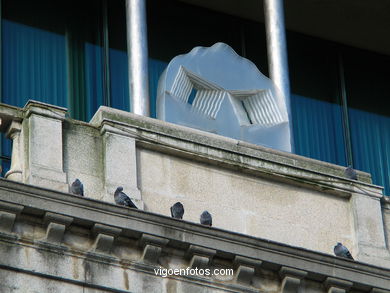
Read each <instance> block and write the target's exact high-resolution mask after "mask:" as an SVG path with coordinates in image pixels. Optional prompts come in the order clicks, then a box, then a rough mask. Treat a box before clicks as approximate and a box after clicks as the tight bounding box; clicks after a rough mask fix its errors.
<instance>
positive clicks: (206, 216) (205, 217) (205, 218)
mask: <svg viewBox="0 0 390 293" xmlns="http://www.w3.org/2000/svg"><path fill="white" fill-rule="evenodd" d="M200 223H201V224H202V225H206V226H212V224H213V218H212V217H211V214H210V213H209V212H208V211H204V212H203V213H202V214H201V215H200Z"/></svg>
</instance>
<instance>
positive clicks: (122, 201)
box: [114, 186, 138, 209]
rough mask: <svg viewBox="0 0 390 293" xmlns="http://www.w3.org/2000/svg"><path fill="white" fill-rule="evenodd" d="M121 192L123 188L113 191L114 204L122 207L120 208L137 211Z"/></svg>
mask: <svg viewBox="0 0 390 293" xmlns="http://www.w3.org/2000/svg"><path fill="white" fill-rule="evenodd" d="M122 191H123V187H122V186H119V187H118V188H117V189H116V190H115V193H114V199H115V203H116V204H118V205H122V206H126V207H130V208H134V209H138V208H137V207H136V205H135V204H134V203H133V202H132V201H131V199H130V198H129V197H128V196H127V195H126V194H125V193H124V192H122Z"/></svg>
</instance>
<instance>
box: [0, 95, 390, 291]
mask: <svg viewBox="0 0 390 293" xmlns="http://www.w3.org/2000/svg"><path fill="white" fill-rule="evenodd" d="M65 114H66V109H63V108H59V107H51V106H50V105H46V104H43V103H37V102H32V103H29V104H28V105H27V106H26V107H25V108H23V109H19V108H13V107H4V106H2V105H0V118H1V120H2V124H1V125H0V129H1V130H2V131H6V130H7V129H16V128H15V127H16V126H15V125H19V124H18V123H21V129H20V142H19V146H20V147H19V152H20V151H22V154H20V153H19V154H18V152H17V151H15V155H14V157H16V158H13V159H12V160H13V162H14V165H13V166H16V165H19V166H21V167H20V168H22V173H21V174H22V182H23V183H30V184H32V185H35V186H40V187H34V186H30V185H25V184H19V183H15V182H11V181H7V180H2V179H0V210H1V211H2V213H3V214H2V215H5V216H4V219H5V220H4V221H3V225H5V226H4V227H5V228H4V227H3V231H2V232H1V233H0V236H1V237H3V238H2V239H3V240H4V241H3V243H6V244H7V243H8V244H9V243H12V245H11V247H13V248H12V249H14V248H15V250H12V249H11V250H12V253H13V256H14V258H15V259H16V260H18V261H20V262H21V265H19V264H17V263H8V264H7V263H5V264H4V265H5V266H7V265H9V266H10V270H14V268H17V270H24V269H26V270H27V271H28V272H26V274H27V275H29V276H31V280H33V279H34V278H38V279H39V277H38V275H37V273H39V272H41V273H43V274H47V275H48V277H47V278H49V279H50V278H52V280H54V279H53V278H54V277H53V276H56V277H55V278H57V279H56V281H55V282H62V281H61V280H62V279H61V278H64V279H69V281H65V282H67V284H73V285H75V286H76V287H77V286H81V287H83V288H84V287H85V290H86V291H87V290H97V292H98V291H99V290H101V291H102V292H104V291H105V290H109V289H107V288H108V287H110V286H114V288H116V289H115V290H119V291H117V292H121V291H120V290H125V291H131V292H133V291H134V292H137V290H138V289H139V288H143V289H145V290H148V289H150V288H159V289H160V288H161V291H158V292H164V290H166V291H167V292H172V291H173V292H174V290H177V292H187V291H180V290H181V289H183V290H184V289H185V290H187V289H188V290H189V291H188V292H190V291H191V290H193V291H195V292H201V291H202V290H203V292H207V290H210V291H230V292H231V291H233V292H237V291H238V292H241V291H242V292H255V291H256V290H257V291H259V290H263V291H264V292H267V291H271V292H277V290H280V289H281V288H282V287H283V288H285V289H286V290H287V288H288V287H289V286H290V285H289V284H291V286H292V288H295V289H292V290H296V288H297V286H298V285H297V281H296V279H299V280H300V282H299V286H298V287H299V288H300V289H299V290H308V291H309V292H321V291H320V289H318V288H320V287H321V286H322V284H320V283H319V281H318V280H319V279H321V278H322V280H324V279H326V278H327V277H334V276H338V277H340V278H341V279H343V280H347V281H348V282H351V283H352V284H353V285H352V287H351V288H352V289H354V290H355V291H362V290H363V291H364V290H366V291H367V290H369V289H368V288H375V289H378V290H384V289H386V288H390V286H389V285H388V284H389V276H388V270H386V269H383V267H390V263H389V260H390V258H389V253H388V246H389V244H388V241H389V240H388V239H389V236H388V235H389V234H390V232H389V227H390V212H389V210H390V208H389V204H388V202H387V201H386V200H384V199H382V195H381V188H380V187H378V186H375V185H372V184H370V183H369V182H370V177H369V175H368V174H366V173H362V172H359V173H358V176H359V179H361V181H357V182H356V181H351V180H348V179H346V178H343V170H344V167H341V166H335V165H332V164H328V163H324V162H319V161H316V160H311V159H308V158H303V157H300V156H296V155H292V154H288V153H283V152H278V151H274V150H270V149H267V148H264V147H260V146H255V145H251V144H248V143H243V142H241V141H237V140H233V139H228V138H224V137H220V136H217V135H213V134H210V133H204V132H202V131H198V130H195V129H189V128H186V127H180V126H177V125H172V124H169V123H165V122H162V121H158V120H155V119H151V118H145V117H140V116H137V115H134V114H130V113H127V112H124V111H119V110H114V109H109V108H106V107H101V108H100V110H99V111H98V112H97V113H96V115H95V116H94V118H93V119H92V121H91V123H84V122H80V121H75V120H72V119H68V118H65ZM3 123H4V124H3ZM12 125H13V126H12ZM12 127H13V128H12ZM15 131H16V130H15ZM15 131H14V132H13V133H16V132H15ZM10 134H12V131H10ZM14 139H15V138H14ZM118 166H119V167H118ZM18 168H19V167H18ZM75 178H79V179H80V180H81V181H82V182H83V183H84V188H85V195H86V196H85V197H84V198H82V197H79V196H74V195H70V194H69V193H68V185H69V183H70V182H73V181H74V179H75ZM119 185H122V186H123V187H124V188H125V190H124V191H125V192H126V193H127V194H128V195H129V196H130V197H132V198H133V199H135V203H136V204H137V206H138V207H139V208H140V209H141V210H134V209H129V208H126V207H121V206H116V205H114V200H113V192H114V190H115V188H116V187H118V186H119ZM380 200H382V207H381V203H380ZM176 201H181V202H182V203H183V204H184V206H185V209H186V212H185V214H184V219H183V221H178V220H175V219H171V218H170V217H166V216H169V215H170V213H169V207H170V206H171V205H172V204H173V203H174V202H176ZM12 206H13V208H14V209H13V208H12ZM15 207H16V210H15ZM142 209H145V210H146V211H147V212H144V211H142ZM203 210H208V211H209V212H210V213H211V214H212V215H213V227H203V226H200V225H199V224H196V223H198V222H199V215H200V214H201V212H202V211H203ZM149 212H151V213H149ZM45 214H46V216H45ZM14 215H15V216H14ZM53 215H54V216H53ZM164 215H165V216H164ZM61 219H62V220H61ZM191 222H192V223H191ZM221 228H222V229H221ZM223 229H224V230H223ZM10 232H12V233H10ZM245 234H246V235H248V236H246V235H245ZM45 235H46V236H45ZM1 237H0V238H1ZM19 238H21V239H23V242H18V241H19V240H18V239H19ZM45 239H46V240H45ZM264 239H266V240H264ZM274 241H278V242H281V243H283V244H280V243H276V242H274ZM46 242H49V243H46ZM336 242H342V243H343V244H345V245H346V246H347V247H349V248H350V250H351V253H352V254H353V256H354V257H355V258H356V259H357V261H350V260H344V259H340V258H335V257H334V256H333V246H334V245H335V244H336ZM386 242H387V244H386ZM45 243H46V244H45ZM8 244H7V245H8ZM45 245H46V246H45ZM386 245H387V246H386ZM0 246H1V245H0ZM292 246H295V247H292ZM6 247H9V245H8V246H6ZM297 247H302V249H301V248H297ZM7 249H10V248H7ZM43 250H44V251H45V253H44V254H43V255H50V258H49V257H46V256H42V255H41V254H42V253H41V254H39V251H43ZM46 252H47V253H46ZM6 253H7V252H4V254H3V255H7V254H6ZM52 253H53V254H52ZM27 254H31V255H34V256H33V258H32V259H30V258H29V257H27V256H26V255H27ZM59 255H61V257H62V258H63V260H61V259H60V257H59ZM23 258H25V259H29V262H28V261H25V259H23ZM0 259H1V258H0ZM50 259H51V260H50ZM49 260H50V261H49ZM248 260H254V263H252V262H250V261H249V262H248ZM7 261H8V260H7ZM257 261H258V262H259V263H262V265H261V266H257V265H256V264H255V263H256V262H257ZM362 262H365V263H362ZM95 263H99V264H98V265H96V266H95V265H94V264H95ZM197 263H198V264H197ZM367 263H370V264H373V265H374V266H370V265H368V264H367ZM43 264H45V265H46V266H47V267H48V268H51V270H47V271H46V270H45V269H44V268H43ZM158 264H160V265H162V266H164V267H167V268H170V267H172V268H174V267H177V268H183V267H186V266H188V265H192V266H208V267H210V268H220V267H224V268H234V270H235V272H234V277H233V276H230V277H227V278H223V277H221V276H219V277H217V276H213V277H207V278H205V277H203V278H202V277H200V276H193V277H191V278H189V277H188V278H186V279H185V280H186V282H187V283H186V284H187V285H185V284H184V283H183V282H182V279H180V278H174V277H172V278H166V279H163V278H161V277H156V276H155V275H154V271H153V269H154V268H156V267H158ZM35 265H37V266H38V267H39V270H36V268H35ZM41 266H42V267H41ZM263 266H264V268H263ZM376 266H382V268H378V267H376ZM58 267H59V268H58ZM270 267H271V268H272V269H270ZM281 267H288V268H290V269H292V270H298V271H302V272H305V273H307V277H306V278H304V279H300V278H299V277H298V276H296V275H291V274H285V275H284V277H283V278H282V277H281V278H279V277H278V276H277V272H276V271H275V270H279V268H281ZM53 268H56V270H53ZM65 268H66V269H67V270H69V272H72V270H73V272H74V275H70V274H69V273H67V272H65V271H63V270H62V269H64V270H65ZM75 268H77V269H75ZM104 270H107V271H108V272H109V273H108V275H104ZM76 271H77V272H76ZM256 272H260V273H259V274H257V273H256ZM271 275H272V276H273V277H270V276H271ZM125 276H126V277H125ZM312 276H316V277H312ZM99 277H100V278H101V279H98V278H99ZM126 280H127V281H126ZM132 280H134V281H132ZM283 280H285V285H283V286H282V282H283ZM294 280H295V281H294ZM76 281H77V282H78V281H80V282H81V283H80V284H78V283H77V284H76V283H75V282H76ZM32 282H33V281H32ZM53 282H54V281H53ZM89 283H91V284H94V285H93V286H94V287H88V284H89ZM7 284H8V283H7ZM294 284H295V285H294ZM296 285H297V286H296ZM7 286H8V285H7ZM106 286H108V287H106ZM294 286H295V287H294ZM76 287H75V288H76ZM199 288H201V289H199ZM314 288H315V289H314ZM334 288H336V287H334ZM73 289H74V288H72V290H73ZM48 290H49V289H48ZM74 290H76V292H77V290H78V289H74ZM145 290H144V291H142V292H153V289H151V290H152V291H145ZM196 290H198V291H196ZM199 290H201V291H199ZM310 290H311V291H310ZM332 290H333V289H332ZM334 290H336V289H334ZM337 290H338V289H337ZM341 290H343V289H341ZM43 292H45V291H43Z"/></svg>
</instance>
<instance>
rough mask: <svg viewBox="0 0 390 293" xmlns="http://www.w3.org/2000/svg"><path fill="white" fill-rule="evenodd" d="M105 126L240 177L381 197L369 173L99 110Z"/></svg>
mask: <svg viewBox="0 0 390 293" xmlns="http://www.w3.org/2000/svg"><path fill="white" fill-rule="evenodd" d="M90 123H91V124H92V125H93V126H94V127H100V129H101V130H103V129H104V127H107V126H110V129H115V131H116V133H118V134H122V135H127V136H130V137H133V138H135V139H136V140H137V145H138V146H141V147H145V148H150V149H154V150H158V151H163V152H164V153H171V154H175V155H179V156H184V157H188V158H190V159H192V160H197V161H206V162H209V163H213V164H218V165H221V164H222V165H224V166H225V167H228V168H239V169H240V170H242V171H244V172H249V173H255V174H256V175H260V176H265V177H271V178H272V179H278V180H281V181H287V182H293V183H295V184H303V185H305V186H311V187H315V188H317V189H321V190H322V191H326V192H332V191H333V192H339V193H344V196H347V194H346V193H350V192H357V193H362V194H367V195H370V196H374V197H378V198H380V197H382V191H381V190H382V187H380V186H376V185H372V184H371V183H370V182H371V177H370V175H369V174H368V173H365V172H360V171H358V177H359V181H355V180H349V179H347V178H344V177H343V176H344V169H345V168H344V167H342V166H337V165H333V164H330V163H326V162H321V161H317V160H314V159H310V158H306V157H302V156H298V155H295V154H291V153H286V152H281V151H276V150H273V149H269V148H266V147H262V146H258V145H253V144H250V143H246V142H242V141H238V140H235V139H231V138H226V137H223V136H219V135H215V134H212V133H208V132H204V131H200V130H197V129H192V128H188V127H184V126H180V125H176V124H172V123H167V122H165V121H160V120H156V119H152V118H148V117H143V116H139V115H135V114H132V113H128V112H125V111H121V110H117V109H111V108H108V107H104V106H102V107H100V108H99V110H98V111H97V112H96V114H95V116H94V117H93V118H92V119H91V122H90Z"/></svg>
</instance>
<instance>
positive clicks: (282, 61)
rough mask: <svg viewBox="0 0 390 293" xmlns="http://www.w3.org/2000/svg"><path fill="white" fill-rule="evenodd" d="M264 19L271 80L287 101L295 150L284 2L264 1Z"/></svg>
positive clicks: (278, 0) (275, 0) (276, 0)
mask: <svg viewBox="0 0 390 293" xmlns="http://www.w3.org/2000/svg"><path fill="white" fill-rule="evenodd" d="M264 19H265V30H266V35H267V53H268V70H269V74H270V78H271V79H272V80H273V82H274V83H275V84H276V86H277V87H278V88H279V89H280V90H281V91H282V93H283V95H284V97H285V99H286V106H287V112H288V117H289V121H290V133H291V147H292V150H294V147H293V136H292V134H293V132H292V119H291V118H292V117H291V105H290V80H289V77H288V62H287V45H286V32H285V26H284V8H283V0H264Z"/></svg>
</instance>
